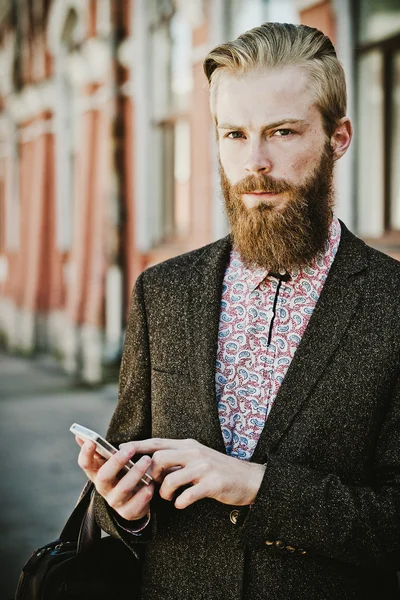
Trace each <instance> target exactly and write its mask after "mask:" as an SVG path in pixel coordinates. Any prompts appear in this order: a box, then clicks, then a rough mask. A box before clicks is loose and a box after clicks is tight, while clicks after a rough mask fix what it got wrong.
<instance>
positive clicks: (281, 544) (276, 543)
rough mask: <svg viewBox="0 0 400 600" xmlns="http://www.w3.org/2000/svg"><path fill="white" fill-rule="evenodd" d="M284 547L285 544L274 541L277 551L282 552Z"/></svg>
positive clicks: (280, 541)
mask: <svg viewBox="0 0 400 600" xmlns="http://www.w3.org/2000/svg"><path fill="white" fill-rule="evenodd" d="M284 547H285V543H284V542H282V540H276V542H275V548H276V549H277V550H282V548H284Z"/></svg>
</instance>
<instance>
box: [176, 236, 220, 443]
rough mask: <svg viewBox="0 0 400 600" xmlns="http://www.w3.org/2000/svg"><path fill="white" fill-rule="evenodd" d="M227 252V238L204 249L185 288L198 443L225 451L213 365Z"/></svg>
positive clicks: (188, 347)
mask: <svg viewBox="0 0 400 600" xmlns="http://www.w3.org/2000/svg"><path fill="white" fill-rule="evenodd" d="M230 250H231V242H230V237H229V236H227V237H226V238H224V239H222V240H220V241H218V242H216V243H215V244H212V245H211V246H208V247H206V248H205V249H204V252H203V254H202V255H201V256H200V258H199V259H198V260H197V261H196V263H195V264H194V265H193V267H194V268H193V270H192V272H191V276H190V282H189V285H188V288H187V295H188V297H187V303H185V305H186V328H187V338H186V339H187V353H188V363H189V371H190V378H191V383H192V388H193V390H194V391H195V397H194V398H193V419H196V420H197V423H198V424H199V430H200V432H201V434H200V435H199V437H198V441H199V442H201V443H202V444H205V445H206V446H209V447H211V448H215V449H216V450H220V451H225V445H224V441H223V438H222V433H221V426H220V423H219V418H218V407H217V399H216V391H215V366H216V360H217V348H218V327H219V315H220V307H221V295H222V283H223V279H224V274H225V269H226V267H227V264H228V261H229V254H230Z"/></svg>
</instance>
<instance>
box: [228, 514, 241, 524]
mask: <svg viewBox="0 0 400 600" xmlns="http://www.w3.org/2000/svg"><path fill="white" fill-rule="evenodd" d="M229 518H230V520H231V523H233V524H234V525H236V523H237V522H238V518H239V511H238V510H232V512H231V514H230V515H229Z"/></svg>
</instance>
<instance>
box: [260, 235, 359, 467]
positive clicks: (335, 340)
mask: <svg viewBox="0 0 400 600" xmlns="http://www.w3.org/2000/svg"><path fill="white" fill-rule="evenodd" d="M366 265H367V249H366V246H365V244H364V243H363V242H362V241H360V240H358V239H357V238H356V237H355V236H354V235H353V234H351V233H350V232H349V231H348V230H347V229H346V227H345V226H344V225H343V224H342V238H341V242H340V245H339V249H338V252H337V255H336V258H335V260H334V262H333V264H332V267H331V269H330V272H329V274H328V277H327V280H326V283H325V285H324V287H323V290H322V293H321V296H320V297H319V299H318V302H317V304H316V307H315V310H314V312H313V314H312V316H311V318H310V322H309V324H308V326H307V329H306V331H305V333H304V335H303V338H302V340H301V342H300V344H299V347H298V349H297V351H296V353H295V355H294V357H293V360H292V362H291V364H290V367H289V369H288V372H287V374H286V377H285V379H284V380H283V382H282V385H281V387H280V390H279V392H278V394H277V397H276V400H275V403H274V406H273V408H272V409H271V412H270V415H269V417H268V419H267V422H266V424H265V427H264V429H263V432H262V434H261V436H260V439H259V442H258V445H257V447H256V449H255V452H254V455H253V458H252V460H253V461H255V462H259V461H262V460H263V459H264V457H265V454H266V453H267V452H268V451H271V450H273V449H274V447H275V446H276V445H277V444H278V442H279V440H280V439H281V437H282V435H283V434H284V433H285V431H286V429H287V428H288V427H290V425H291V423H292V421H293V419H294V418H295V416H296V414H297V413H298V412H299V411H300V410H301V407H302V405H303V403H304V401H305V400H306V398H307V396H308V395H309V394H310V392H311V391H312V388H313V387H314V386H315V384H316V383H317V381H318V379H319V378H320V377H321V375H322V373H323V371H324V369H325V368H326V366H327V364H328V362H329V361H330V359H331V357H332V356H333V354H334V352H335V351H336V350H337V348H338V346H339V344H340V341H341V339H342V338H343V336H344V334H345V332H346V330H347V328H348V326H349V323H350V321H351V319H352V317H353V315H354V313H355V311H356V308H357V305H358V303H359V301H360V298H361V291H360V284H361V280H362V277H360V276H357V273H360V272H361V271H362V270H363V269H364V268H365V267H366Z"/></svg>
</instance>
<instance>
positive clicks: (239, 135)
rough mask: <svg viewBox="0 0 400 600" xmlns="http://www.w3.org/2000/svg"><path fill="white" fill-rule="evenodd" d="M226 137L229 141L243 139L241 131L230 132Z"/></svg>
mask: <svg viewBox="0 0 400 600" xmlns="http://www.w3.org/2000/svg"><path fill="white" fill-rule="evenodd" d="M226 137H228V138H229V139H231V140H240V138H242V137H243V133H242V132H241V131H231V132H230V133H228V135H227V136H226Z"/></svg>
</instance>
